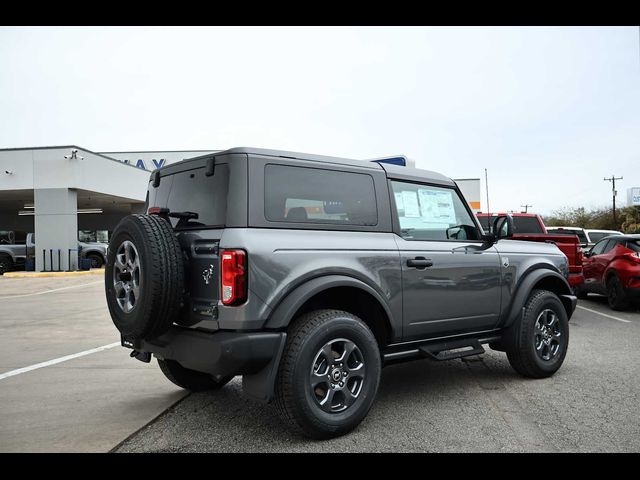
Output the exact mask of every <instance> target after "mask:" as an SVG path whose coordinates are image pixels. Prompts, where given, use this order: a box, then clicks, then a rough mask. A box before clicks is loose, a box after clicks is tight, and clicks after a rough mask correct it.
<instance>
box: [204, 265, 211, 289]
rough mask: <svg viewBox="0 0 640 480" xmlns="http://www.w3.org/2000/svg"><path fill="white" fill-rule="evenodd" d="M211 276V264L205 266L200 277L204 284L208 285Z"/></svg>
mask: <svg viewBox="0 0 640 480" xmlns="http://www.w3.org/2000/svg"><path fill="white" fill-rule="evenodd" d="M211 278H213V265H209V268H205V269H204V270H203V271H202V279H203V280H204V283H205V285H209V282H210V281H211Z"/></svg>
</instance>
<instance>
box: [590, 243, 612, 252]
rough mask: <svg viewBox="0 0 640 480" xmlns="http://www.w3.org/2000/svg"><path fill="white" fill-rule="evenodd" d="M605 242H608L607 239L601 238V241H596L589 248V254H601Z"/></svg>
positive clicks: (605, 244)
mask: <svg viewBox="0 0 640 480" xmlns="http://www.w3.org/2000/svg"><path fill="white" fill-rule="evenodd" d="M607 243H609V240H602V241H601V242H598V243H596V244H595V245H594V246H593V248H592V249H591V256H593V255H602V254H603V253H604V249H605V247H606V246H607Z"/></svg>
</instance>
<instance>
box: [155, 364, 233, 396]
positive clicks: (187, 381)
mask: <svg viewBox="0 0 640 480" xmlns="http://www.w3.org/2000/svg"><path fill="white" fill-rule="evenodd" d="M158 365H159V366H160V370H162V373H164V376H165V377H167V378H168V379H169V380H171V382H173V383H175V384H176V385H177V386H179V387H181V388H184V389H185V390H189V391H191V392H205V391H207V390H219V389H221V388H222V387H224V386H225V385H226V384H227V383H229V382H230V381H231V379H232V378H233V376H227V377H220V378H215V377H214V376H213V375H209V374H208V373H202V372H197V371H195V370H190V369H188V368H185V367H183V366H182V365H180V364H179V363H178V362H176V361H175V360H161V359H158Z"/></svg>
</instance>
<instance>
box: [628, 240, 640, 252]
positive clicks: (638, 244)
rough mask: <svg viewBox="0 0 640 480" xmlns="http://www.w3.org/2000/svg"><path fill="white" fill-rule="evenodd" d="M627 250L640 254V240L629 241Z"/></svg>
mask: <svg viewBox="0 0 640 480" xmlns="http://www.w3.org/2000/svg"><path fill="white" fill-rule="evenodd" d="M627 248H628V249H630V250H633V251H634V252H640V240H627Z"/></svg>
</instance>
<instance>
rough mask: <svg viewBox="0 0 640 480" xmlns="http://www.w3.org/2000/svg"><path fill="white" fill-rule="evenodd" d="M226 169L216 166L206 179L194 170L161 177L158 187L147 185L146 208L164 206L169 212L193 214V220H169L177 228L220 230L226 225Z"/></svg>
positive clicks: (202, 170)
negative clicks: (147, 206) (218, 228)
mask: <svg viewBox="0 0 640 480" xmlns="http://www.w3.org/2000/svg"><path fill="white" fill-rule="evenodd" d="M228 184H229V166H228V165H227V164H226V163H221V164H216V168H215V173H214V175H212V176H209V177H207V176H206V175H205V169H204V167H202V168H196V169H194V170H187V171H184V172H178V173H174V174H172V175H167V176H164V177H162V178H161V180H160V185H159V186H158V188H154V187H153V186H152V184H149V193H150V195H149V206H150V207H166V208H168V209H169V211H170V212H171V213H186V212H193V213H194V214H195V215H193V216H191V217H192V218H186V217H185V218H182V219H180V218H173V217H171V218H170V221H171V225H172V226H173V227H174V228H176V229H178V230H179V229H183V228H196V227H200V228H202V227H221V226H224V224H225V222H226V214H227V191H228Z"/></svg>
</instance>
